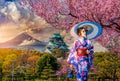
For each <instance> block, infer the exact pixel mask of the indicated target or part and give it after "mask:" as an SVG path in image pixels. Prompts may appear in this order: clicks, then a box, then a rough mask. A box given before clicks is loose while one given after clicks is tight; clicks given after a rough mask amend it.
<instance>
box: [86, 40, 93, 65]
mask: <svg viewBox="0 0 120 81" xmlns="http://www.w3.org/2000/svg"><path fill="white" fill-rule="evenodd" d="M87 43H88V50H89V51H90V54H89V55H88V63H89V66H90V67H91V66H92V61H93V57H94V55H93V54H94V47H93V45H92V43H91V41H90V40H88V41H87Z"/></svg>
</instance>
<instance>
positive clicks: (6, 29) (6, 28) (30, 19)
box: [0, 0, 49, 43]
mask: <svg viewBox="0 0 120 81" xmlns="http://www.w3.org/2000/svg"><path fill="white" fill-rule="evenodd" d="M14 1H15V0H0V43H1V42H5V41H8V40H10V39H12V38H14V37H15V36H17V35H18V34H20V33H22V32H25V31H26V30H28V29H29V28H35V27H36V28H37V27H38V28H44V27H46V26H49V24H48V23H46V22H45V21H44V20H43V19H42V18H40V17H39V16H37V15H35V14H34V13H32V12H31V11H30V10H28V9H27V8H26V9H21V8H20V6H19V5H16V4H15V2H14ZM40 22H41V23H40Z"/></svg>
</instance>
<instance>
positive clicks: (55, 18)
mask: <svg viewBox="0 0 120 81" xmlns="http://www.w3.org/2000/svg"><path fill="white" fill-rule="evenodd" d="M17 3H19V5H20V6H21V7H22V8H23V9H24V8H26V7H28V8H29V9H30V10H31V11H33V12H34V13H35V14H37V15H38V16H40V17H42V18H43V19H45V20H46V21H47V22H48V23H50V24H51V25H52V26H53V27H56V28H60V29H66V30H69V29H70V28H71V27H72V26H73V25H75V24H76V23H78V22H81V21H94V22H97V23H99V24H101V25H102V26H103V27H108V28H112V29H114V30H117V31H120V14H119V13H120V5H119V4H120V1H119V0H18V1H17Z"/></svg>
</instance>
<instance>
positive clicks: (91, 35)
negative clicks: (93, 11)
mask: <svg viewBox="0 0 120 81" xmlns="http://www.w3.org/2000/svg"><path fill="white" fill-rule="evenodd" d="M80 27H84V28H85V29H86V30H87V32H86V34H87V38H88V39H90V40H91V39H95V38H97V37H98V36H100V35H101V34H102V27H101V25H100V24H98V23H96V22H89V21H87V22H81V23H78V24H76V25H75V26H74V27H72V29H71V35H72V36H73V37H75V38H77V37H78V35H77V29H78V28H80Z"/></svg>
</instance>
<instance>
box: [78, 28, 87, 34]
mask: <svg viewBox="0 0 120 81" xmlns="http://www.w3.org/2000/svg"><path fill="white" fill-rule="evenodd" d="M83 29H84V30H85V31H86V29H85V27H84V26H83V27H80V28H78V29H77V35H79V33H80V34H81V31H82V30H83Z"/></svg>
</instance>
